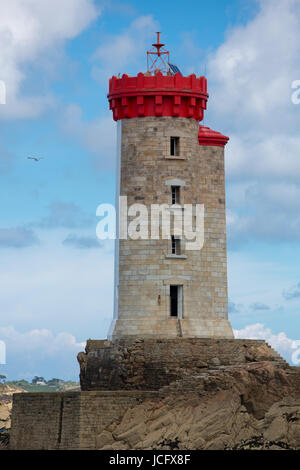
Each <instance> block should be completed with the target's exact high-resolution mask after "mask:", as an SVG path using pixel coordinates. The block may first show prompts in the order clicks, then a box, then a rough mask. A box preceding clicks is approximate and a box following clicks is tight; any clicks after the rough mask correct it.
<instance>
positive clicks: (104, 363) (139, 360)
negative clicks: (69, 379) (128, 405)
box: [78, 338, 287, 391]
mask: <svg viewBox="0 0 300 470" xmlns="http://www.w3.org/2000/svg"><path fill="white" fill-rule="evenodd" d="M78 361H79V364H80V385H81V390H82V391H93V390H94V391H95V390H159V389H161V388H162V387H165V386H167V385H169V384H171V383H173V382H174V381H175V382H176V381H177V380H182V379H183V378H184V377H189V376H193V375H195V374H196V375H197V374H199V372H200V371H205V370H210V369H215V368H216V369H218V370H219V369H221V370H222V368H223V367H224V366H226V367H227V366H236V365H237V364H245V363H247V362H257V361H274V362H275V363H278V362H279V363H280V364H281V365H282V366H287V364H286V363H285V361H284V360H283V359H282V358H281V357H280V356H279V354H277V353H276V351H274V350H273V349H272V348H271V347H270V346H269V345H268V344H267V343H266V342H265V341H260V340H249V339H212V338H173V339H166V338H163V339H158V338H156V339H153V338H148V339H146V338H140V339H137V338H135V339H134V338H122V339H119V340H115V341H108V340H88V341H87V345H86V350H85V352H81V353H79V354H78Z"/></svg>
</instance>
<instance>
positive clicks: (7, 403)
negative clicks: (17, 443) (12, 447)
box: [0, 384, 25, 450]
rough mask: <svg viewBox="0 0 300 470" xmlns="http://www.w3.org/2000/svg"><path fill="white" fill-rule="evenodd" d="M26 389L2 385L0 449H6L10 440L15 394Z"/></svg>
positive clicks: (0, 394) (0, 389)
mask: <svg viewBox="0 0 300 470" xmlns="http://www.w3.org/2000/svg"><path fill="white" fill-rule="evenodd" d="M24 391H25V390H23V389H21V388H19V387H15V386H12V385H7V384H1V385H0V450H2V449H6V448H7V445H8V442H9V430H10V426H11V409H12V399H13V394H14V393H22V392H24Z"/></svg>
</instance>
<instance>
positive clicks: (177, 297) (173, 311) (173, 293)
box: [170, 286, 183, 318]
mask: <svg viewBox="0 0 300 470" xmlns="http://www.w3.org/2000/svg"><path fill="white" fill-rule="evenodd" d="M182 300H183V286H170V315H171V317H177V318H182V317H183V314H182V313H183V308H182Z"/></svg>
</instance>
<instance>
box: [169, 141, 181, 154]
mask: <svg viewBox="0 0 300 470" xmlns="http://www.w3.org/2000/svg"><path fill="white" fill-rule="evenodd" d="M170 155H171V156H172V157H179V137H170Z"/></svg>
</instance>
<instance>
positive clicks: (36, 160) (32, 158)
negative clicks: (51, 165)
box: [27, 157, 43, 162]
mask: <svg viewBox="0 0 300 470" xmlns="http://www.w3.org/2000/svg"><path fill="white" fill-rule="evenodd" d="M27 158H28V160H34V161H35V162H39V161H40V160H42V158H43V157H27Z"/></svg>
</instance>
